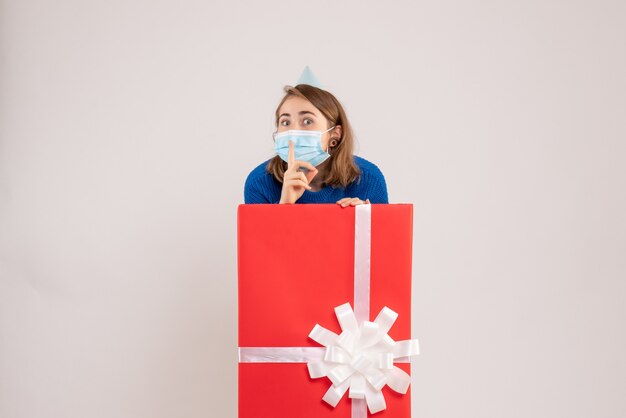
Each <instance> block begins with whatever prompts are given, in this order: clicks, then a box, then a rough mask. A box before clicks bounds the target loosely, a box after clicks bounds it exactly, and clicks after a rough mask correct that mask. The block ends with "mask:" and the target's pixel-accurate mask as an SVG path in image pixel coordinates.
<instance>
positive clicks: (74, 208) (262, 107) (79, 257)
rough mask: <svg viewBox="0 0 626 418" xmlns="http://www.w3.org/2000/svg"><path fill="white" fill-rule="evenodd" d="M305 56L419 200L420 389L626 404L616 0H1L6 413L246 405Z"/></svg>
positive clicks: (442, 405)
mask: <svg viewBox="0 0 626 418" xmlns="http://www.w3.org/2000/svg"><path fill="white" fill-rule="evenodd" d="M305 65H310V66H311V68H312V69H313V71H314V72H315V73H316V75H317V76H318V78H319V79H320V80H321V82H322V83H324V84H325V86H326V87H327V88H328V90H330V91H331V92H333V93H334V94H335V95H336V96H337V97H338V98H339V100H341V101H342V103H343V104H344V106H345V107H346V109H347V112H348V116H349V118H350V120H351V122H352V123H353V125H354V128H355V132H356V135H357V139H358V141H359V147H358V154H359V155H361V156H363V157H365V158H367V159H369V160H371V161H373V162H374V163H376V164H377V165H378V166H379V167H380V169H381V170H382V171H383V173H384V174H385V177H386V179H387V183H388V189H389V197H390V201H391V202H392V203H401V202H411V203H413V204H414V205H415V206H414V216H415V218H414V229H415V235H414V266H415V267H414V293H413V335H414V337H417V338H419V339H420V343H421V348H422V354H421V356H420V357H419V358H418V359H417V360H416V362H415V363H414V365H413V374H414V380H413V386H412V390H413V392H412V396H413V398H412V400H413V416H414V417H429V418H437V417H442V418H443V417H445V418H451V417H464V418H468V417H476V418H491V417H493V418H501V417H508V418H513V417H524V418H525V417H530V416H532V417H535V418H544V417H545V418H553V417H569V418H574V417H580V418H588V417H603V418H604V417H606V418H621V417H624V416H626V400H625V399H626V398H624V388H625V386H626V378H625V377H624V376H625V375H626V361H625V360H624V359H625V358H626V357H625V356H624V352H625V351H626V336H625V331H624V318H625V317H626V304H625V303H624V301H625V296H626V281H625V278H626V257H625V255H626V219H625V217H626V216H625V213H626V192H625V190H626V169H625V165H624V159H625V158H624V157H625V155H626V127H625V120H626V78H625V77H624V74H626V4H625V3H624V2H623V1H621V0H615V1H609V0H599V1H593V2H592V1H579V0H574V1H565V0H563V1H557V0H542V1H534V0H531V1H521V0H520V1H487V0H481V1H472V2H466V1H461V0H437V1H418V2H413V1H402V2H398V1H396V2H393V1H389V2H383V1H341V2H338V1H315V2H302V3H289V2H282V1H262V2H261V1H258V2H252V1H249V2H240V1H233V0H229V1H219V2H218V1H206V0H203V1H200V0H197V1H176V2H175V1H169V2H167V1H159V0H157V1H154V0H150V1H148V0H123V1H122V0H112V1H106V2H105V1H69V0H60V1H54V2H52V1H44V0H19V1H18V0H0V416H1V417H3V418H56V417H63V418H65V417H67V418H74V417H75V418H84V417H94V418H95V417H106V418H110V417H121V418H144V417H145V418H161V417H163V418H165V417H167V418H169V417H185V418H196V417H197V418H200V417H202V418H206V417H235V416H236V409H237V403H236V390H237V374H236V370H237V367H236V359H237V357H236V346H237V341H236V329H237V320H236V315H237V309H236V303H237V297H236V277H237V276H236V274H237V270H236V208H237V205H238V204H240V203H242V202H243V184H244V181H245V178H246V176H247V174H248V172H249V171H250V170H251V169H252V168H253V167H255V166H256V165H257V164H259V163H261V162H262V161H264V160H266V159H268V158H269V157H271V155H272V139H271V136H270V134H271V132H272V130H273V127H274V125H273V113H274V110H275V106H276V105H277V104H278V102H279V100H280V98H281V97H282V87H283V86H284V85H286V84H293V83H295V81H296V80H297V78H298V76H299V75H300V72H301V71H302V69H303V68H304V66H305ZM320 262H323V260H320Z"/></svg>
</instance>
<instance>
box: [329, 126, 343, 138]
mask: <svg viewBox="0 0 626 418" xmlns="http://www.w3.org/2000/svg"><path fill="white" fill-rule="evenodd" d="M331 132H332V133H333V135H331V138H336V139H337V141H339V140H340V139H341V137H342V136H343V130H342V128H341V125H337V126H335V129H333V130H332V131H331Z"/></svg>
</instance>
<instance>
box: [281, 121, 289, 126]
mask: <svg viewBox="0 0 626 418" xmlns="http://www.w3.org/2000/svg"><path fill="white" fill-rule="evenodd" d="M280 124H281V126H287V125H289V121H288V120H281V121H280Z"/></svg>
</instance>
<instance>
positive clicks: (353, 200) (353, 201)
mask: <svg viewBox="0 0 626 418" xmlns="http://www.w3.org/2000/svg"><path fill="white" fill-rule="evenodd" d="M337 203H338V204H340V205H341V207H342V208H345V207H346V206H348V205H350V206H356V205H370V204H371V203H370V200H369V199H365V201H362V200H361V199H359V198H358V197H344V198H343V199H341V200H338V201H337Z"/></svg>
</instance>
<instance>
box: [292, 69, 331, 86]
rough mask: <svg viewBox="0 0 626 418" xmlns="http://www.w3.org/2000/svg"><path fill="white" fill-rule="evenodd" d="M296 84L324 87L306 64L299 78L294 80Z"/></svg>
mask: <svg viewBox="0 0 626 418" xmlns="http://www.w3.org/2000/svg"><path fill="white" fill-rule="evenodd" d="M298 84H308V85H309V86H313V87H317V88H318V89H323V88H324V87H323V86H322V83H320V82H319V80H318V79H317V77H315V74H313V71H311V69H310V68H309V66H308V65H307V66H306V67H304V71H302V74H301V75H300V78H299V79H298V81H297V82H296V86H297V85H298Z"/></svg>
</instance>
